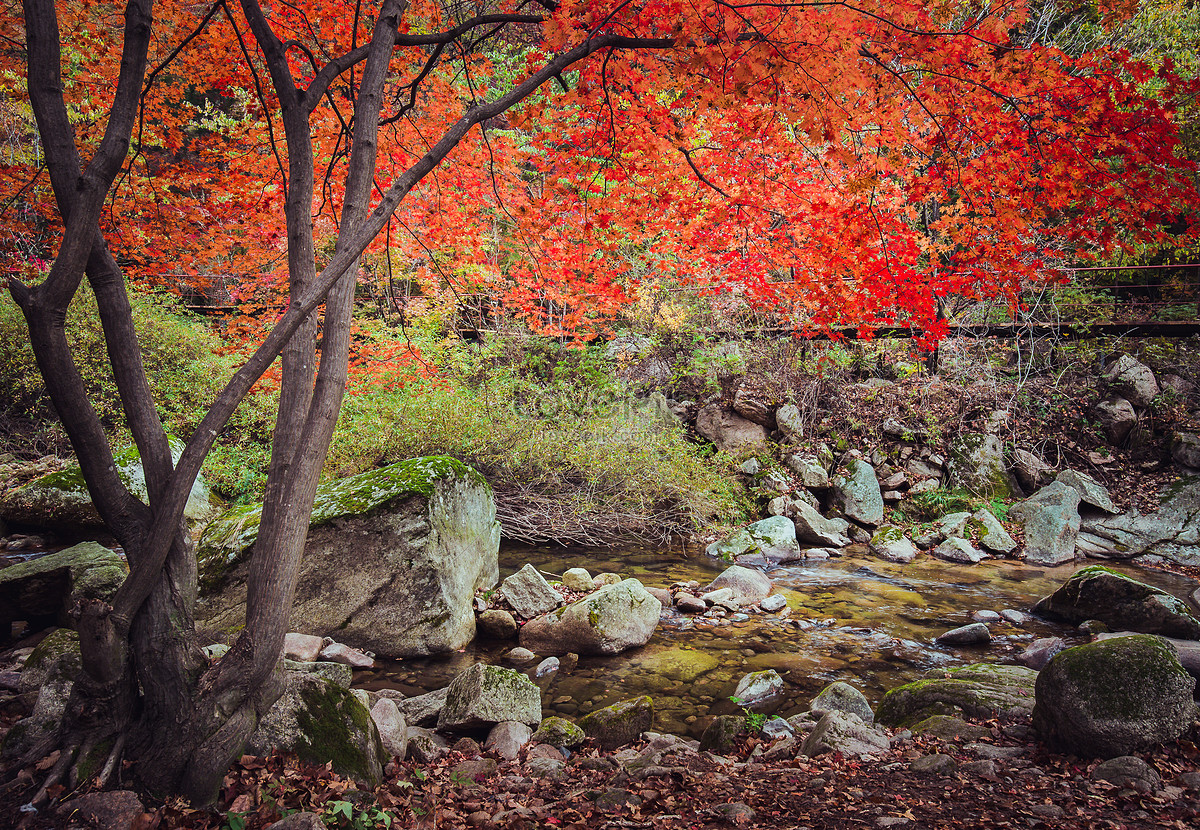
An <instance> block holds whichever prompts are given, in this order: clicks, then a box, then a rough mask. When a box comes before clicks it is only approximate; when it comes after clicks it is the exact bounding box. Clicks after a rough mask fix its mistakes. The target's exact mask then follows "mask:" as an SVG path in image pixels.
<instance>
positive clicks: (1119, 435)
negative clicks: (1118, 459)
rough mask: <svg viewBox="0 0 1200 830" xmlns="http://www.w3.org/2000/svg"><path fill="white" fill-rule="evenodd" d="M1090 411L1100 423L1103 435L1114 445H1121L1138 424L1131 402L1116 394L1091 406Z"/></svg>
mask: <svg viewBox="0 0 1200 830" xmlns="http://www.w3.org/2000/svg"><path fill="white" fill-rule="evenodd" d="M1092 412H1093V414H1094V415H1095V416H1096V420H1097V421H1098V422H1099V423H1100V429H1101V430H1103V432H1104V437H1105V438H1107V439H1108V443H1109V444H1111V445H1113V446H1114V447H1119V446H1122V445H1123V444H1124V443H1125V441H1126V439H1128V438H1129V434H1130V433H1131V432H1133V430H1134V428H1135V427H1137V425H1138V415H1137V411H1136V410H1135V409H1134V408H1133V404H1131V403H1130V402H1129V401H1127V400H1125V399H1124V398H1122V397H1120V396H1118V395H1113V396H1111V397H1109V398H1106V399H1105V400H1102V401H1100V403H1098V404H1096V406H1095V407H1093V409H1092Z"/></svg>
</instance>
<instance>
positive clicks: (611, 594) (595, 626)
mask: <svg viewBox="0 0 1200 830" xmlns="http://www.w3.org/2000/svg"><path fill="white" fill-rule="evenodd" d="M661 611H662V604H661V603H660V602H659V601H658V600H657V599H655V598H654V597H653V596H651V595H650V593H649V592H647V591H646V589H645V588H644V587H643V586H642V583H640V582H638V581H637V580H636V579H626V580H624V581H622V582H619V583H617V584H615V585H606V586H604V587H603V588H601V589H600V590H598V591H596V592H594V593H592V594H589V595H588V596H586V597H584V598H583V599H581V600H579V601H578V602H573V603H571V604H570V605H568V606H566V607H565V608H561V609H559V610H558V611H554V612H551V613H549V614H543V615H542V616H540V617H535V618H534V619H532V620H530V621H529V622H527V623H525V625H524V626H523V627H522V628H521V635H520V642H521V645H522V646H524V647H525V648H528V649H530V650H532V651H534V652H536V653H538V654H556V655H561V654H566V653H567V652H574V653H576V654H617V653H619V652H622V651H625V650H626V649H629V648H633V647H635V646H640V645H644V644H645V643H646V641H647V640H649V639H650V636H651V635H652V634H653V633H654V629H655V628H657V627H658V619H659V615H660V613H661Z"/></svg>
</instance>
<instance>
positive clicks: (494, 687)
mask: <svg viewBox="0 0 1200 830" xmlns="http://www.w3.org/2000/svg"><path fill="white" fill-rule="evenodd" d="M505 721H515V722H517V723H527V724H529V725H530V726H537V725H538V724H539V723H541V722H542V692H541V690H540V689H539V688H538V687H537V686H535V685H534V684H533V681H531V680H530V679H529V678H528V677H526V676H525V675H524V674H522V673H521V672H519V671H514V670H513V669H506V668H504V667H502V666H489V665H485V664H484V663H476V664H475V665H473V666H471V667H470V668H469V669H467V670H466V671H463V672H461V673H460V674H459V675H458V676H457V677H455V678H454V680H452V681H451V682H450V686H449V687H448V688H447V690H446V705H445V706H444V707H443V708H442V711H441V713H440V714H439V715H438V721H437V725H438V729H450V730H471V729H478V728H480V727H489V726H493V725H495V724H497V723H504V722H505Z"/></svg>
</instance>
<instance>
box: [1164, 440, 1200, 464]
mask: <svg viewBox="0 0 1200 830" xmlns="http://www.w3.org/2000/svg"><path fill="white" fill-rule="evenodd" d="M1170 451H1171V460H1172V461H1174V462H1175V463H1176V464H1178V465H1179V466H1180V467H1183V468H1184V469H1185V470H1191V471H1200V435H1197V434H1196V433H1194V432H1175V433H1172V435H1171V445H1170Z"/></svg>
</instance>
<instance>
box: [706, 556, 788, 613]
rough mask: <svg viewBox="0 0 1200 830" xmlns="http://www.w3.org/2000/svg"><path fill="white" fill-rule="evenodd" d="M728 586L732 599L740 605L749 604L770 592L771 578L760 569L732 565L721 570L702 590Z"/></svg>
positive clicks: (719, 588)
mask: <svg viewBox="0 0 1200 830" xmlns="http://www.w3.org/2000/svg"><path fill="white" fill-rule="evenodd" d="M722 588H728V589H729V590H730V591H732V592H733V593H732V595H731V597H732V599H734V600H735V601H737V602H738V603H740V604H742V605H751V604H753V603H756V602H758V601H759V600H761V599H763V598H765V597H766V596H767V595H768V594H770V593H771V579H770V577H768V576H767V575H766V574H765V573H763V572H762V571H757V570H754V569H752V568H745V567H742V566H741V565H732V566H730V567H728V568H726V569H725V570H724V571H722V572H721V573H720V574H719V575H718V576H717V578H716V579H714V580H713V581H712V582H710V583H709V584H708V586H707V587H705V588H703V589H702V590H703V591H705V592H708V591H719V590H721V589H722Z"/></svg>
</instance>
